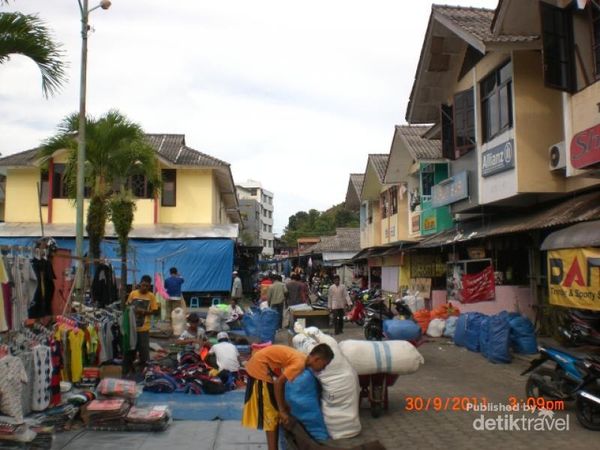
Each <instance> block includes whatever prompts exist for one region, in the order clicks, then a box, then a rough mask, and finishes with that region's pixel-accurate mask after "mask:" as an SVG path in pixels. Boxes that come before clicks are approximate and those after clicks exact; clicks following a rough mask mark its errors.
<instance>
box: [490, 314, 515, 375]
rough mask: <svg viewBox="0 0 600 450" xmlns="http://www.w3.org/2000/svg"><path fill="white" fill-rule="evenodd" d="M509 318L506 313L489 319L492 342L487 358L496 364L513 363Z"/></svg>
mask: <svg viewBox="0 0 600 450" xmlns="http://www.w3.org/2000/svg"><path fill="white" fill-rule="evenodd" d="M508 318H509V316H508V313H507V312H506V311H503V312H501V313H499V314H496V315H495V316H492V317H490V318H489V326H490V331H489V333H490V340H489V348H488V354H487V358H488V359H489V360H490V361H492V362H495V363H509V362H510V361H511V356H510V351H509V335H510V323H509V320H508Z"/></svg>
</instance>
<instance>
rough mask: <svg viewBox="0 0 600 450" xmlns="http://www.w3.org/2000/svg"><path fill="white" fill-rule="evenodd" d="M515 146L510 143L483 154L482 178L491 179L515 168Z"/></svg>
mask: <svg viewBox="0 0 600 450" xmlns="http://www.w3.org/2000/svg"><path fill="white" fill-rule="evenodd" d="M514 148H515V145H514V141H513V140H512V139H510V140H509V141H507V142H505V143H503V144H500V145H497V146H496V147H493V148H490V149H488V150H486V151H485V152H483V153H482V154H481V176H482V177H489V176H491V175H495V174H497V173H501V172H505V171H507V170H512V169H514V168H515V151H514Z"/></svg>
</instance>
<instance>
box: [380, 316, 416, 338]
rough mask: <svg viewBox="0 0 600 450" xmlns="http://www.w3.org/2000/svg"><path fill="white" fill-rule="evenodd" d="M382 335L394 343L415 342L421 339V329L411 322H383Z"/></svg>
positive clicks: (392, 320)
mask: <svg viewBox="0 0 600 450" xmlns="http://www.w3.org/2000/svg"><path fill="white" fill-rule="evenodd" d="M383 334H384V335H385V337H386V338H388V339H390V340H394V341H416V340H418V339H419V338H420V337H421V327H420V326H419V325H417V324H416V323H415V322H414V321H412V320H395V319H391V320H384V321H383Z"/></svg>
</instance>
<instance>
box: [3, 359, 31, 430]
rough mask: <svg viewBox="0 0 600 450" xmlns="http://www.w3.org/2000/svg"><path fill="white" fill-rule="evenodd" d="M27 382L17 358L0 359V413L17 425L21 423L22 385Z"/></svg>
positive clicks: (23, 369)
mask: <svg viewBox="0 0 600 450" xmlns="http://www.w3.org/2000/svg"><path fill="white" fill-rule="evenodd" d="M27 381H28V380H27V374H26V373H25V368H24V367H23V363H22V362H21V360H20V359H19V358H17V357H16V356H11V355H7V356H5V357H4V358H2V359H0V412H2V413H3V414H6V415H7V416H10V417H13V418H14V419H15V422H16V423H17V424H21V423H23V405H22V403H21V395H22V390H23V384H24V383H27Z"/></svg>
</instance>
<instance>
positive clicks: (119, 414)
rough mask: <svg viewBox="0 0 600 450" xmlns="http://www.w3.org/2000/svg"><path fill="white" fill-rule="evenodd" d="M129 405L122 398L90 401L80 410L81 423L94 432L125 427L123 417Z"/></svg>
mask: <svg viewBox="0 0 600 450" xmlns="http://www.w3.org/2000/svg"><path fill="white" fill-rule="evenodd" d="M130 408H131V404H130V403H129V402H128V401H127V400H125V399H123V398H111V399H108V400H92V401H91V402H90V403H89V404H88V405H86V406H84V407H83V408H82V409H81V419H82V420H83V423H84V424H85V425H86V426H87V427H89V428H91V429H94V430H105V429H111V430H112V429H114V428H120V427H124V426H125V416H126V415H127V413H128V412H129V409H130Z"/></svg>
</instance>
